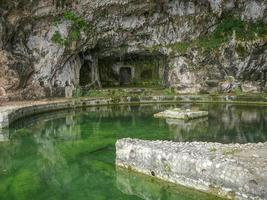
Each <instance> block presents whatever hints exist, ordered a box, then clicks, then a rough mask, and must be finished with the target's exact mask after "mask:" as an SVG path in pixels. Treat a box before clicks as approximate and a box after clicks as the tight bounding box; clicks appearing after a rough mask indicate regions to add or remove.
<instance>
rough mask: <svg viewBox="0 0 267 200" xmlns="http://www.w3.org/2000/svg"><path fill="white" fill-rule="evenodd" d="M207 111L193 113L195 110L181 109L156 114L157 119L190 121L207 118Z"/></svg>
mask: <svg viewBox="0 0 267 200" xmlns="http://www.w3.org/2000/svg"><path fill="white" fill-rule="evenodd" d="M208 114H209V113H208V112H207V111H193V110H189V109H187V110H182V109H179V108H175V109H171V110H165V111H163V112H159V113H156V114H154V117H155V118H172V119H183V120H190V119H197V118H200V117H207V116H208Z"/></svg>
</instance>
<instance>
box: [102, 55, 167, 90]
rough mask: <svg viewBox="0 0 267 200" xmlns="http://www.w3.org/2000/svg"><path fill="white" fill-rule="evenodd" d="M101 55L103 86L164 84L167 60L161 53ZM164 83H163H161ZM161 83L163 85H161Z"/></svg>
mask: <svg viewBox="0 0 267 200" xmlns="http://www.w3.org/2000/svg"><path fill="white" fill-rule="evenodd" d="M118 55H120V56H116V55H114V54H113V55H112V56H105V57H101V56H100V57H99V60H98V64H99V73H100V80H101V83H102V86H103V87H118V86H119V87H124V86H127V87H129V86H130V87H131V86H136V87H139V86H140V87H142V86H144V87H145V86H148V87H149V86H152V85H153V84H154V85H155V84H156V83H159V84H158V86H162V84H164V83H163V82H164V80H163V79H164V71H165V69H166V62H165V59H164V55H162V54H161V53H151V52H135V53H125V54H123V55H121V54H118ZM161 83H162V84H161ZM160 84H161V85H160Z"/></svg>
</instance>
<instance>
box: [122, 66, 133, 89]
mask: <svg viewBox="0 0 267 200" xmlns="http://www.w3.org/2000/svg"><path fill="white" fill-rule="evenodd" d="M131 83H132V69H131V68H130V67H122V68H120V85H130V84H131Z"/></svg>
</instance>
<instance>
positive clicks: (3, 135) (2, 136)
mask: <svg viewBox="0 0 267 200" xmlns="http://www.w3.org/2000/svg"><path fill="white" fill-rule="evenodd" d="M8 141H9V130H8V129H0V142H8Z"/></svg>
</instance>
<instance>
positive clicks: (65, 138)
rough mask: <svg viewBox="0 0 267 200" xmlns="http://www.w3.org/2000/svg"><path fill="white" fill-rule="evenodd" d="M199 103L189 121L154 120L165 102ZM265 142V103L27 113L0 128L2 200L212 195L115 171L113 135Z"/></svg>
mask: <svg viewBox="0 0 267 200" xmlns="http://www.w3.org/2000/svg"><path fill="white" fill-rule="evenodd" d="M175 106H177V107H183V108H192V107H193V108H200V109H202V110H208V111H209V117H208V118H205V119H198V120H194V121H189V122H182V121H166V120H163V119H154V118H153V117H152V115H153V113H155V112H157V111H162V110H164V109H166V108H169V107H175ZM124 137H132V138H141V139H148V140H152V139H165V140H175V141H214V142H222V143H231V142H239V143H246V142H263V141H266V140H267V109H266V107H251V106H234V105H216V104H198V105H193V104H183V105H172V104H170V105H160V104H159V105H143V106H115V107H99V108H87V109H82V110H76V111H73V110H68V111H60V112H55V113H47V114H42V115H37V116H32V117H29V118H26V119H24V120H19V121H18V122H16V123H15V124H14V125H13V127H12V128H10V129H9V130H5V131H2V133H0V199H1V200H2V199H7V200H12V199H19V200H24V199H25V200H26V199H27V200H31V199H45V200H50V199H51V200H52V199H55V200H58V199H59V200H60V199H64V200H68V199H73V200H80V199H89V200H94V199H95V200H105V199H107V200H109V199H110V200H113V199H114V200H120V199H121V200H124V199H126V200H127V199H132V200H133V199H153V200H154V199H155V200H156V199H157V200H158V199H161V200H174V199H175V200H176V199H182V200H183V199H184V200H185V199H216V197H213V196H211V195H207V194H204V193H201V192H197V191H194V190H190V189H187V188H184V187H177V186H174V185H171V184H166V183H163V182H160V181H158V180H156V179H154V178H151V177H146V176H143V175H139V174H136V173H132V172H131V173H130V172H128V171H125V170H116V168H115V165H114V162H115V146H114V144H115V142H116V140H117V139H119V138H124Z"/></svg>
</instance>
